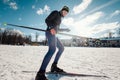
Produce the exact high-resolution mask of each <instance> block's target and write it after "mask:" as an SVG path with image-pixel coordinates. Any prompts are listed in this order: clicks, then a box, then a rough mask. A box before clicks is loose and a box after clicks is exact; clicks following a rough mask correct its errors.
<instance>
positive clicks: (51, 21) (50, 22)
mask: <svg viewBox="0 0 120 80" xmlns="http://www.w3.org/2000/svg"><path fill="white" fill-rule="evenodd" d="M57 15H58V11H53V12H52V13H51V14H50V15H49V16H48V17H47V18H46V20H45V22H46V24H47V26H48V27H49V29H52V28H54V27H56V26H55V24H54V20H55V19H56V17H57Z"/></svg>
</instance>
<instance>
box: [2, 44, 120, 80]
mask: <svg viewBox="0 0 120 80" xmlns="http://www.w3.org/2000/svg"><path fill="white" fill-rule="evenodd" d="M47 50H48V47H47V46H11V45H0V80H34V78H35V75H36V73H35V72H33V73H23V72H22V71H38V70H39V67H40V65H41V62H42V60H43V58H44V55H45V54H46V52H47ZM54 57H55V55H54V56H53V58H52V60H51V62H50V63H49V65H48V67H47V71H49V69H50V66H51V64H52V62H53V60H54ZM58 66H59V67H61V68H63V69H64V70H65V71H68V72H75V73H80V74H89V75H92V74H93V75H105V76H108V77H110V78H103V77H68V76H60V75H59V76H56V75H52V74H49V75H46V76H47V77H48V78H49V79H50V80H120V48H84V47H65V51H64V53H63V54H62V56H61V58H60V61H59V65H58Z"/></svg>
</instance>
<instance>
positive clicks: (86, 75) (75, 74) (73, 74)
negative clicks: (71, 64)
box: [22, 71, 109, 78]
mask: <svg viewBox="0 0 120 80" xmlns="http://www.w3.org/2000/svg"><path fill="white" fill-rule="evenodd" d="M22 72H23V73H37V71H22ZM46 74H54V75H57V76H58V75H61V76H71V77H72V76H73V77H74V76H77V77H103V78H109V77H108V76H105V75H92V74H79V73H71V72H61V73H58V72H46Z"/></svg>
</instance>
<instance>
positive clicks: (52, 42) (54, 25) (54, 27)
mask: <svg viewBox="0 0 120 80" xmlns="http://www.w3.org/2000/svg"><path fill="white" fill-rule="evenodd" d="M68 12H69V8H68V7H67V6H64V7H63V8H62V9H61V10H60V11H57V10H55V11H53V12H51V13H50V15H49V16H48V17H47V18H46V20H45V22H46V24H47V26H48V27H47V31H46V38H47V40H48V46H49V50H48V52H47V54H46V55H45V57H44V59H43V62H42V65H41V67H40V69H39V71H38V72H37V75H36V78H35V80H48V79H47V78H46V76H45V71H46V67H47V65H48V63H49V62H50V60H51V57H52V56H53V54H54V53H55V51H56V47H57V48H58V52H57V54H56V57H55V60H54V62H53V64H52V66H51V72H64V70H63V69H61V68H59V67H58V66H57V64H58V60H59V58H60V56H61V54H62V52H63V51H64V46H63V44H62V43H61V42H60V40H59V39H58V38H57V37H56V33H57V32H59V31H70V30H69V29H68V28H66V29H60V28H59V26H60V24H61V19H62V18H63V17H65V16H66V15H67V14H68Z"/></svg>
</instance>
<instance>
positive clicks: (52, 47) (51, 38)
mask: <svg viewBox="0 0 120 80" xmlns="http://www.w3.org/2000/svg"><path fill="white" fill-rule="evenodd" d="M46 38H47V40H48V46H49V50H48V52H47V54H46V55H45V57H44V59H43V62H42V65H41V68H40V70H39V71H46V67H47V65H48V63H49V62H50V60H51V57H52V56H53V54H54V53H55V51H56V47H57V48H58V52H57V54H56V57H55V60H54V62H53V63H56V64H57V63H58V60H59V58H60V56H61V54H62V52H63V51H64V46H63V44H62V43H61V42H60V40H59V39H58V38H57V37H56V36H55V35H52V34H51V33H50V32H49V31H47V32H46Z"/></svg>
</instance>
